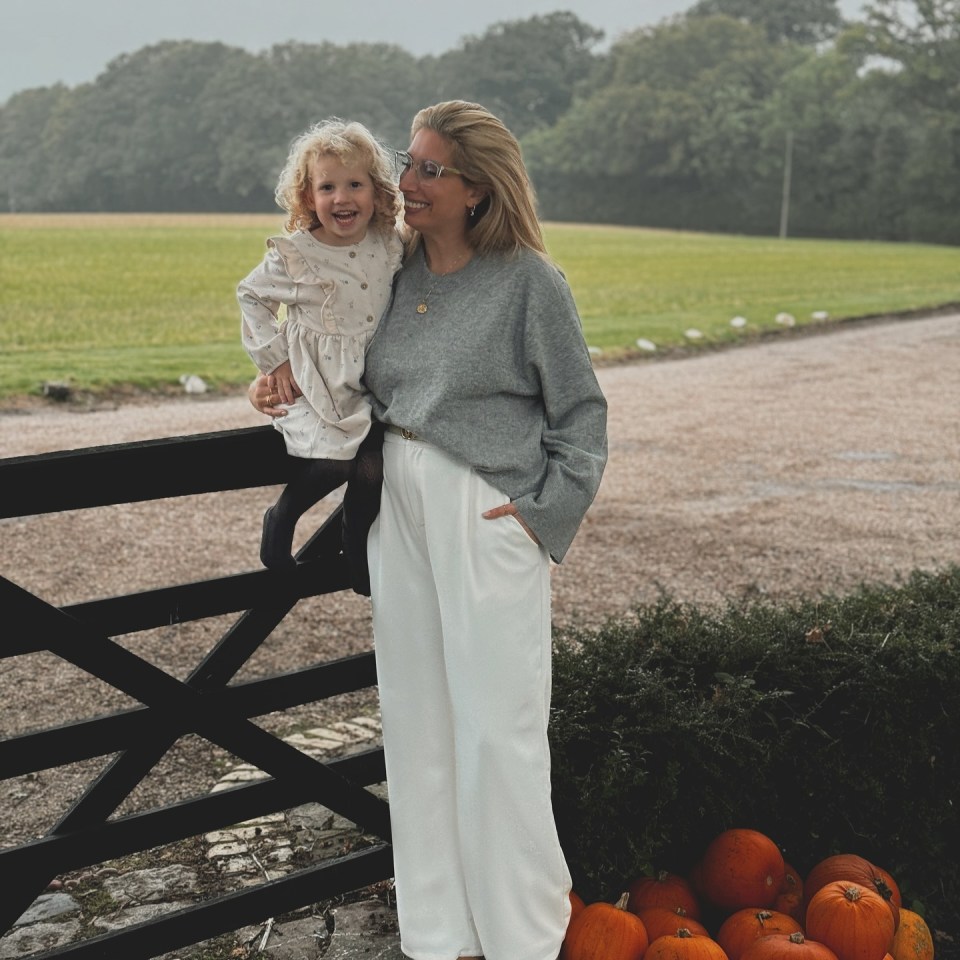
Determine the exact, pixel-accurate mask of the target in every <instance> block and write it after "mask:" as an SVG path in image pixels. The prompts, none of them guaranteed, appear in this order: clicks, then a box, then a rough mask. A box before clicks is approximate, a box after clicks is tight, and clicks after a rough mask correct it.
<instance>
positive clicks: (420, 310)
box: [417, 300, 427, 313]
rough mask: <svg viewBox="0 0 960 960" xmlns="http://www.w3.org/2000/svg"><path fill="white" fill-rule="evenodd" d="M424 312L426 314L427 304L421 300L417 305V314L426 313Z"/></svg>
mask: <svg viewBox="0 0 960 960" xmlns="http://www.w3.org/2000/svg"><path fill="white" fill-rule="evenodd" d="M426 312H427V304H426V302H425V301H423V300H421V301H420V302H419V303H418V304H417V313H426Z"/></svg>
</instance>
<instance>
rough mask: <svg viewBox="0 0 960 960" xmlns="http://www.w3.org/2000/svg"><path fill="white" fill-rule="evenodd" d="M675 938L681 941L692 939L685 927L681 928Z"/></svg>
mask: <svg viewBox="0 0 960 960" xmlns="http://www.w3.org/2000/svg"><path fill="white" fill-rule="evenodd" d="M677 936H678V937H679V938H680V939H681V940H690V939H692V938H693V934H692V933H691V932H690V931H689V930H688V929H687V928H686V927H681V928H680V929H679V930H678V931H677Z"/></svg>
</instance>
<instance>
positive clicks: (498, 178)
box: [254, 101, 606, 960]
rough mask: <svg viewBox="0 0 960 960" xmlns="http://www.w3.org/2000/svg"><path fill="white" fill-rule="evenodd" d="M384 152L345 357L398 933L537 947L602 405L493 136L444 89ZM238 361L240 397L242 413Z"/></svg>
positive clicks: (554, 905) (503, 146)
mask: <svg viewBox="0 0 960 960" xmlns="http://www.w3.org/2000/svg"><path fill="white" fill-rule="evenodd" d="M412 135H413V137H412V141H411V143H410V147H409V151H408V152H407V153H406V154H402V155H401V161H402V163H403V173H402V175H401V177H400V189H401V192H402V193H403V197H404V210H405V213H404V217H405V220H406V223H407V226H408V227H410V228H411V230H412V231H413V236H412V238H411V240H410V242H409V243H408V246H407V259H406V262H405V264H404V267H403V269H402V270H401V272H400V274H399V275H398V277H397V280H396V282H395V286H394V293H393V298H392V300H391V303H390V305H389V306H388V308H387V311H386V313H385V314H384V317H383V319H382V320H381V323H380V326H379V328H378V330H377V333H376V335H375V337H374V339H373V341H372V343H371V344H370V348H369V350H368V352H367V360H366V374H365V381H366V384H367V387H368V388H369V389H370V391H371V394H372V402H373V409H374V414H375V416H376V417H377V419H378V420H380V421H382V422H383V423H384V424H386V434H385V440H384V447H383V456H384V484H383V492H382V499H381V509H380V513H379V516H378V517H377V519H376V520H375V521H374V523H373V526H372V528H371V531H370V536H369V540H368V548H369V560H370V579H371V589H372V602H373V631H374V640H375V648H376V658H377V675H378V683H379V688H380V702H381V713H382V723H383V738H384V750H385V755H386V765H387V782H388V785H389V790H390V809H391V821H392V828H393V846H394V863H395V872H396V884H397V906H398V917H399V924H400V936H401V948H402V949H403V952H404V953H405V954H406V955H407V956H409V957H412V958H413V960H454V958H457V957H478V956H480V955H483V956H485V957H486V960H554V958H555V957H556V956H557V953H558V951H559V949H560V944H561V942H562V939H563V935H564V932H565V930H566V925H567V920H568V916H569V891H570V876H569V873H568V870H567V867H566V863H565V861H564V857H563V853H562V851H561V849H560V845H559V842H558V840H557V834H556V828H555V825H554V820H553V814H552V808H551V802H550V755H549V746H548V742H547V720H548V714H549V700H550V650H551V646H550V643H551V636H550V591H549V564H550V558H551V557H553V559H554V560H556V561H557V562H559V561H560V560H562V558H563V555H564V554H565V553H566V551H567V548H568V547H569V545H570V543H571V541H572V540H573V537H574V535H575V533H576V531H577V528H578V526H579V524H580V522H581V520H582V518H583V516H584V514H585V512H586V510H587V508H588V506H589V505H590V503H591V501H592V500H593V497H594V495H595V493H596V491H597V488H598V486H599V483H600V477H601V474H602V472H603V467H604V464H605V461H606V403H605V400H604V398H603V394H602V393H601V391H600V388H599V386H598V384H597V381H596V377H595V376H594V373H593V369H592V366H591V363H590V358H589V354H588V352H587V348H586V345H585V343H584V340H583V336H582V333H581V330H580V322H579V317H578V315H577V312H576V307H575V306H574V303H573V299H572V297H571V295H570V291H569V289H568V287H567V285H566V283H565V281H564V279H563V277H562V275H561V274H560V273H559V271H558V270H557V269H556V268H555V267H554V266H552V265H551V264H550V262H549V260H548V259H547V256H546V251H545V248H544V245H543V239H542V236H541V232H540V226H539V224H538V222H537V219H536V214H535V209H534V199H533V191H532V188H531V185H530V181H529V178H528V176H527V173H526V170H525V169H524V166H523V161H522V159H521V155H520V149H519V145H518V144H517V141H516V139H515V138H514V137H513V135H512V134H511V133H510V132H509V131H508V130H507V129H506V128H505V127H504V125H503V124H502V123H501V122H500V121H499V120H498V119H497V118H496V117H494V116H493V115H492V114H491V113H490V112H489V111H487V110H486V109H484V108H483V107H481V106H479V105H477V104H471V103H466V102H463V101H451V102H447V103H440V104H437V105H435V106H433V107H428V108H426V109H425V110H422V111H420V112H419V113H418V114H417V116H416V117H415V118H414V121H413V128H412ZM267 394H268V388H267V387H266V386H264V383H263V381H262V379H261V383H260V385H259V386H258V387H257V389H256V391H254V395H255V403H257V401H259V404H258V405H259V408H260V409H264V411H265V412H268V413H269V412H272V413H278V412H280V411H279V409H278V408H275V407H270V406H266V407H265V406H264V401H265V400H266V398H267Z"/></svg>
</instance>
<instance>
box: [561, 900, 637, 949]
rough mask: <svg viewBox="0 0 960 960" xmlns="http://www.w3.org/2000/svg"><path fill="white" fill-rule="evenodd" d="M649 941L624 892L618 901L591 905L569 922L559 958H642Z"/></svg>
mask: <svg viewBox="0 0 960 960" xmlns="http://www.w3.org/2000/svg"><path fill="white" fill-rule="evenodd" d="M649 942H650V941H649V939H648V937H647V929H646V927H644V925H643V921H642V920H641V919H640V918H639V917H638V916H636V915H635V914H633V913H630V911H629V910H627V894H626V893H625V894H623V896H622V897H620V899H619V900H618V901H617V902H616V904H609V903H591V904H588V905H587V906H585V907H584V908H583V909H582V910H581V911H580V912H579V913H578V914H577V915H576V917H574V918H573V920H571V921H570V925H569V926H568V927H567V935H566V937H564V940H563V945H562V946H561V948H560V960H639V958H640V957H642V956H643V955H644V953H645V952H646V949H647V946H648V945H649Z"/></svg>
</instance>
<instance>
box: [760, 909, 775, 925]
mask: <svg viewBox="0 0 960 960" xmlns="http://www.w3.org/2000/svg"><path fill="white" fill-rule="evenodd" d="M772 916H773V914H772V913H771V912H770V911H769V910H761V911H760V912H759V913H758V914H757V919H758V920H759V921H760V923H766V922H767V921H768V920H769V919H770V918H771V917H772Z"/></svg>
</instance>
